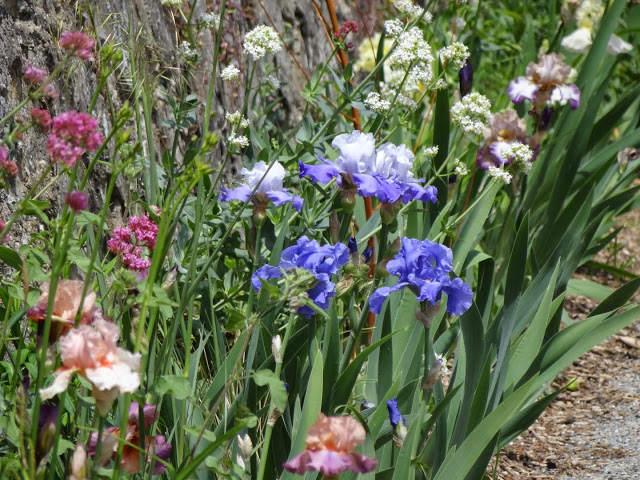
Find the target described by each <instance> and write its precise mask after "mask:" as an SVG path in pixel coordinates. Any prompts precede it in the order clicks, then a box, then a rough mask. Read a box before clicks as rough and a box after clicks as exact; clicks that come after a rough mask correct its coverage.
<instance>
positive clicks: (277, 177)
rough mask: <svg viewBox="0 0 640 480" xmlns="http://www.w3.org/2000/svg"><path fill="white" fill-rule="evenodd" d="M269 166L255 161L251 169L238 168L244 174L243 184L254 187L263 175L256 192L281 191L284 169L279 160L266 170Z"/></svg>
mask: <svg viewBox="0 0 640 480" xmlns="http://www.w3.org/2000/svg"><path fill="white" fill-rule="evenodd" d="M268 168H269V166H268V165H267V164H266V163H265V162H262V161H260V162H257V163H256V164H255V165H254V166H253V169H252V170H247V169H246V168H243V169H242V170H240V173H241V174H242V175H243V176H244V182H243V183H244V184H245V185H246V186H247V187H249V188H251V189H252V190H253V189H254V188H256V185H257V184H258V182H259V181H260V179H262V177H264V180H262V183H261V184H260V186H259V187H258V190H256V191H257V192H273V191H281V190H282V188H283V186H282V181H283V180H284V176H285V174H286V171H285V169H284V167H283V166H282V165H280V162H278V161H277V160H276V161H275V162H274V163H273V166H272V167H271V169H269V171H268V172H267V169H268ZM265 173H266V176H265Z"/></svg>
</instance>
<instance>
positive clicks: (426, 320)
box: [416, 302, 440, 330]
mask: <svg viewBox="0 0 640 480" xmlns="http://www.w3.org/2000/svg"><path fill="white" fill-rule="evenodd" d="M439 310H440V302H437V303H436V304H435V305H429V306H428V307H427V308H426V309H425V310H421V309H419V308H416V319H418V320H419V321H420V323H422V325H424V328H426V329H427V330H428V329H429V328H430V327H431V322H432V321H433V319H434V318H435V316H436V315H437V313H438V311H439Z"/></svg>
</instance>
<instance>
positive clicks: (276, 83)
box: [267, 73, 280, 90]
mask: <svg viewBox="0 0 640 480" xmlns="http://www.w3.org/2000/svg"><path fill="white" fill-rule="evenodd" d="M267 83H268V84H269V86H270V87H271V88H273V89H274V90H278V89H279V88H280V80H278V77H276V76H275V75H274V74H273V73H272V74H271V75H269V76H268V77H267Z"/></svg>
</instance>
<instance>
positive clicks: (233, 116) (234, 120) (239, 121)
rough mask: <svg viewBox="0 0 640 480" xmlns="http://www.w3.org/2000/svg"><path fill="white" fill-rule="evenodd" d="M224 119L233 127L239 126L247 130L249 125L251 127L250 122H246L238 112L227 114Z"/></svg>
mask: <svg viewBox="0 0 640 480" xmlns="http://www.w3.org/2000/svg"><path fill="white" fill-rule="evenodd" d="M224 118H225V119H226V120H227V122H229V123H230V124H231V125H233V126H234V127H235V126H239V127H240V128H248V127H249V125H251V121H250V120H247V119H246V118H245V117H244V115H242V113H241V112H240V111H239V110H238V111H235V112H233V113H227V114H226V115H225V116H224Z"/></svg>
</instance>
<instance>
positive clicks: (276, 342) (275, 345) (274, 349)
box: [271, 335, 282, 363]
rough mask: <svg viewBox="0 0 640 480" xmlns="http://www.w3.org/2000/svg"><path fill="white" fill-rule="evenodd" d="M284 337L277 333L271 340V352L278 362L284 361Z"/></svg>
mask: <svg viewBox="0 0 640 480" xmlns="http://www.w3.org/2000/svg"><path fill="white" fill-rule="evenodd" d="M281 351H282V339H281V338H280V335H276V336H275V337H273V339H272V340H271V353H272V354H273V359H274V360H275V361H276V363H282V354H281Z"/></svg>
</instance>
